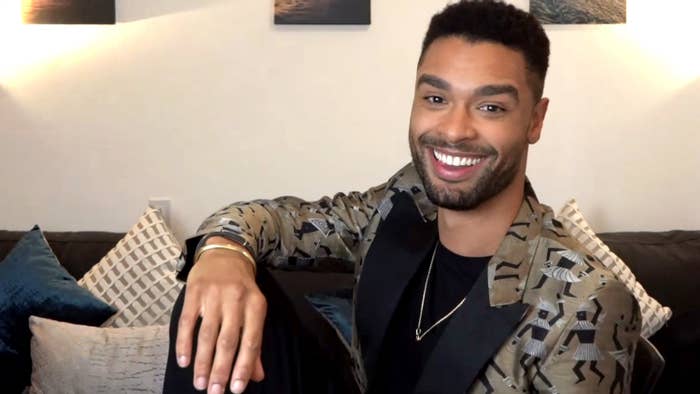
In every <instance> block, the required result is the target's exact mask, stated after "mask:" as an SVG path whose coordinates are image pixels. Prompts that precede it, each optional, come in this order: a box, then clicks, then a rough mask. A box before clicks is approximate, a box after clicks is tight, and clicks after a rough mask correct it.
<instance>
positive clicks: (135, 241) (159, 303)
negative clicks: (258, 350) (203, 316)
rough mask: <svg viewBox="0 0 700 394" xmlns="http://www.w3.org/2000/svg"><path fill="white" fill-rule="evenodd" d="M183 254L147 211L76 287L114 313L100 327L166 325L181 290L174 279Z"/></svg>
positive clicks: (158, 216)
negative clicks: (96, 298)
mask: <svg viewBox="0 0 700 394" xmlns="http://www.w3.org/2000/svg"><path fill="white" fill-rule="evenodd" d="M181 255H182V250H181V248H180V245H179V244H178V243H177V241H176V239H175V236H174V235H173V234H172V232H171V231H170V229H169V228H168V226H167V225H166V224H165V221H164V220H163V216H162V215H161V213H160V211H159V210H157V209H153V208H148V209H147V210H146V212H144V213H143V215H142V216H141V217H140V218H139V220H138V222H137V223H136V224H135V225H134V226H133V227H132V228H131V230H129V232H128V233H127V234H126V235H125V236H124V238H122V239H121V240H120V241H119V242H118V243H117V245H116V246H115V247H114V248H113V249H112V250H110V251H109V252H108V253H107V255H106V256H105V257H103V258H102V260H100V262H99V263H97V264H95V265H94V266H93V267H92V268H91V269H90V271H88V272H87V273H86V274H85V275H84V276H83V277H82V278H81V279H80V280H79V281H78V284H79V285H80V286H83V287H84V288H86V289H88V290H89V291H90V292H91V293H92V294H94V295H95V296H96V297H98V298H99V299H101V300H103V301H104V302H106V303H108V304H110V305H112V306H114V307H115V308H117V313H116V314H114V315H113V316H112V317H110V318H109V319H108V320H107V321H106V322H105V323H104V324H102V327H143V326H149V325H157V324H167V323H168V322H169V320H170V314H171V313H172V309H173V305H174V304H175V300H176V299H177V296H178V294H179V293H180V290H181V289H182V286H183V284H182V283H181V282H178V281H177V279H175V274H176V272H175V267H176V266H177V263H178V260H179V259H180V258H181Z"/></svg>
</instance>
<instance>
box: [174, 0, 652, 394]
mask: <svg viewBox="0 0 700 394" xmlns="http://www.w3.org/2000/svg"><path fill="white" fill-rule="evenodd" d="M548 56H549V41H548V39H547V37H546V35H545V33H544V31H543V29H542V27H541V26H540V25H539V24H538V22H537V21H536V20H535V19H534V18H533V17H532V16H530V15H528V14H527V13H525V12H522V11H519V10H517V9H516V8H515V7H513V6H510V5H506V4H503V3H500V2H497V1H493V0H484V1H462V2H459V3H456V4H453V5H450V6H448V7H446V8H445V9H444V10H443V11H442V12H441V13H439V14H437V15H435V16H434V17H433V19H432V20H431V23H430V27H429V28H428V32H427V34H426V37H425V40H424V43H423V48H422V52H421V55H420V59H419V62H418V69H417V74H416V84H415V97H414V101H413V108H412V112H411V121H410V127H409V128H410V130H409V143H410V148H411V154H412V158H413V162H412V164H409V165H407V166H406V167H404V168H403V169H402V170H400V171H399V172H398V173H397V174H395V175H394V176H392V177H391V178H390V179H389V181H388V182H387V183H385V184H383V185H381V186H378V187H375V188H372V189H370V190H369V191H367V192H365V193H362V194H360V193H350V194H348V195H343V194H339V195H336V196H335V197H334V198H333V199H329V198H324V199H321V200H319V201H316V202H305V201H301V200H298V199H294V198H280V199H276V200H271V201H254V202H251V203H238V204H233V205H232V206H229V207H227V208H225V209H223V210H221V211H219V212H216V213H215V214H213V215H212V216H211V217H210V218H208V219H207V220H206V221H205V222H204V223H203V224H202V226H201V227H200V229H199V234H200V235H203V238H202V240H201V242H200V244H199V248H198V251H197V252H196V253H195V260H196V264H195V265H194V267H193V268H192V271H191V272H190V274H189V278H188V282H187V288H186V290H185V292H186V293H185V297H184V298H185V300H184V304H183V307H182V314H181V316H180V317H179V321H178V332H177V340H176V342H175V343H174V349H173V350H172V352H173V353H174V354H173V355H171V357H175V356H177V359H178V363H179V365H180V366H183V367H184V366H191V364H192V363H194V385H195V386H196V387H197V388H199V389H204V388H207V389H208V390H209V392H212V393H217V392H222V390H223V389H224V386H225V385H226V383H227V382H228V381H230V389H231V390H232V391H233V392H235V393H238V392H242V390H243V388H244V387H245V386H246V385H247V384H248V382H249V380H251V379H252V380H253V381H259V380H261V379H263V377H264V376H265V372H264V371H263V363H262V362H261V359H260V347H261V341H262V339H261V338H262V336H263V324H264V316H265V302H264V297H263V295H261V294H260V292H259V290H258V288H257V286H256V283H255V277H254V263H255V262H258V263H260V264H265V263H268V264H275V263H276V262H277V263H279V262H280V261H284V259H283V258H281V257H286V256H299V257H325V256H331V257H336V258H341V259H344V260H345V261H348V262H350V263H351V264H353V265H354V269H355V272H356V276H357V283H356V286H355V289H354V295H353V307H354V310H353V317H352V319H353V327H352V331H353V332H352V338H350V339H349V342H350V343H348V345H349V349H350V352H351V356H352V358H353V360H354V365H353V366H352V367H353V373H354V376H355V379H356V381H357V382H358V385H359V386H360V388H361V389H362V390H364V391H367V392H376V393H384V392H402V393H403V392H420V393H452V392H454V393H463V392H470V393H472V392H527V391H530V390H532V391H542V392H566V393H575V392H580V393H590V392H606V393H607V392H629V381H630V376H629V373H630V372H631V366H625V367H626V369H624V368H623V369H622V373H623V374H625V376H620V369H619V368H616V367H618V366H617V364H616V361H615V359H614V358H613V357H612V356H610V354H612V353H611V352H617V353H620V352H621V351H624V352H627V354H629V355H630V357H629V359H632V358H633V357H631V356H633V353H634V350H635V346H636V341H637V339H638V336H639V327H640V324H639V321H638V319H639V311H638V305H637V302H636V301H635V299H634V298H633V297H632V295H631V294H630V293H629V292H628V291H627V290H626V289H625V287H624V285H623V284H622V283H621V282H619V281H618V280H617V279H616V278H615V277H614V275H613V274H612V273H611V272H609V271H607V270H606V269H605V268H604V266H603V265H602V264H601V263H600V262H598V261H596V260H595V259H594V258H593V257H592V256H589V255H587V254H586V252H585V251H584V250H583V249H582V248H581V246H580V245H578V244H576V243H575V241H574V240H572V239H571V238H570V237H569V236H568V235H567V234H566V233H565V231H564V230H563V228H562V227H561V225H560V224H559V223H558V222H557V221H556V220H555V219H554V218H553V214H552V212H551V210H550V209H549V208H548V207H546V206H544V205H541V204H540V203H539V202H538V201H537V199H536V197H535V194H534V192H533V190H532V188H531V187H530V184H529V182H528V181H527V179H526V177H525V169H526V162H527V154H528V146H529V144H534V143H535V142H537V141H538V140H539V138H540V132H541V130H542V124H543V120H544V117H545V114H546V112H547V105H548V100H547V99H546V98H542V90H543V86H544V79H545V75H546V71H547V67H548ZM253 260H255V262H254V261H253ZM200 317H201V319H202V322H201V327H200V329H199V335H198V337H196V338H195V336H194V335H193V333H194V329H195V323H196V320H197V319H198V318H200ZM174 318H175V319H177V316H176V317H174ZM621 321H624V322H625V323H626V324H627V323H629V324H628V325H627V326H629V327H631V328H630V329H628V330H624V331H620V330H618V329H617V326H618V323H620V322H621ZM174 323H175V322H174ZM194 340H197V350H196V355H195V354H193V352H192V347H193V341H194ZM239 343H240V348H239V350H238V353H237V354H235V357H234V353H235V349H236V347H237V346H238V345H239ZM262 346H263V347H265V346H266V344H262ZM620 349H624V350H620ZM617 353H615V354H617ZM193 358H194V360H193ZM232 366H233V367H232ZM172 369H173V368H172V367H171V368H169V374H174V373H176V372H172ZM190 379H192V375H191V372H190ZM166 380H168V378H166ZM166 388H167V383H166Z"/></svg>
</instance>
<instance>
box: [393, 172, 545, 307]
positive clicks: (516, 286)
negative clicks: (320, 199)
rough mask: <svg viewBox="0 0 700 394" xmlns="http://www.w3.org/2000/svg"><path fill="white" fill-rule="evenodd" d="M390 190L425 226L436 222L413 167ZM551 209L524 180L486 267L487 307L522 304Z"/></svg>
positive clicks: (400, 176) (433, 210)
mask: <svg viewBox="0 0 700 394" xmlns="http://www.w3.org/2000/svg"><path fill="white" fill-rule="evenodd" d="M391 183H392V187H391V189H392V190H393V191H394V192H399V193H401V192H403V193H407V194H408V195H410V196H411V197H412V199H413V203H414V206H415V209H416V210H417V214H418V215H417V217H419V218H420V220H421V221H422V222H424V223H427V222H433V221H435V220H436V219H437V207H436V206H435V205H434V204H433V203H432V202H431V201H430V200H429V199H428V197H427V195H426V193H425V188H424V186H423V183H422V182H421V179H420V177H419V176H418V173H417V172H416V170H415V167H414V166H413V163H410V164H407V165H406V166H405V167H404V168H402V169H401V170H400V171H399V172H398V173H397V174H396V175H395V176H394V177H393V179H392V182H391ZM551 214H552V212H551V209H550V208H549V207H547V206H545V205H542V204H540V202H539V201H538V200H537V196H536V194H535V191H534V189H533V188H532V185H531V184H530V180H529V179H526V180H525V194H524V198H523V202H522V204H521V206H520V209H519V211H518V214H517V215H516V218H515V220H514V221H513V223H512V224H511V226H510V228H509V229H508V231H507V232H506V236H505V238H504V239H503V242H501V245H500V246H499V248H498V250H497V251H496V253H495V254H494V256H493V258H491V260H490V261H489V264H488V289H489V304H490V305H491V306H502V305H510V304H513V303H515V302H519V301H522V298H523V293H524V289H525V282H526V280H527V276H528V273H529V271H530V266H531V263H532V261H531V260H532V258H533V256H534V248H536V246H537V242H538V240H539V234H540V233H541V232H542V226H543V223H544V222H545V221H546V220H547V219H548V218H550V219H551Z"/></svg>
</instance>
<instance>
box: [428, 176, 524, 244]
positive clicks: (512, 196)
mask: <svg viewBox="0 0 700 394" xmlns="http://www.w3.org/2000/svg"><path fill="white" fill-rule="evenodd" d="M524 189H525V176H524V175H522V176H519V177H516V179H514V180H513V182H512V183H511V184H510V185H509V186H508V187H506V188H505V189H503V191H501V193H499V194H498V195H496V196H494V197H492V198H490V199H489V200H487V201H484V202H483V203H481V204H480V205H479V206H478V207H476V208H473V209H470V210H467V211H454V210H450V209H446V208H442V207H439V208H438V233H439V234H440V242H441V243H442V244H443V245H444V246H445V247H446V248H447V249H449V250H450V251H452V252H453V253H455V254H458V255H461V256H470V257H477V256H492V255H494V254H495V253H496V251H497V250H498V247H499V246H500V245H501V242H502V241H503V238H504V237H505V235H506V232H508V229H509V228H510V226H511V224H512V223H513V220H515V217H516V216H517V214H518V211H519V210H520V206H521V205H522V201H523V195H524Z"/></svg>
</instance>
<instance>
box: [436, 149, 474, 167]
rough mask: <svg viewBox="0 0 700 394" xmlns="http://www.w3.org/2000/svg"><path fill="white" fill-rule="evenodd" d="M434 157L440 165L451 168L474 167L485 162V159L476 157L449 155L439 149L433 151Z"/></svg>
mask: <svg viewBox="0 0 700 394" xmlns="http://www.w3.org/2000/svg"><path fill="white" fill-rule="evenodd" d="M433 156H434V157H435V159H436V160H437V161H439V162H440V163H442V164H444V165H447V166H451V167H473V166H475V165H477V164H479V163H481V161H482V160H484V158H483V157H476V156H459V155H448V154H447V153H443V152H440V151H438V150H437V149H433Z"/></svg>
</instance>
